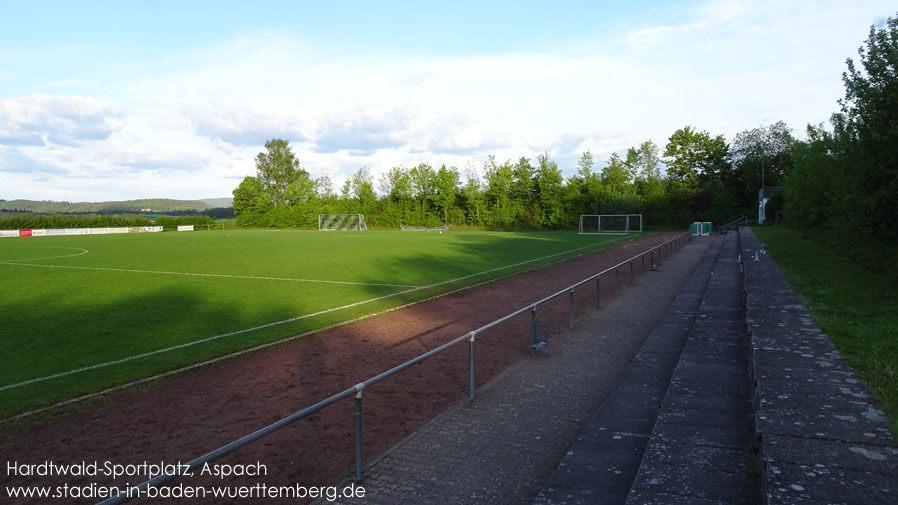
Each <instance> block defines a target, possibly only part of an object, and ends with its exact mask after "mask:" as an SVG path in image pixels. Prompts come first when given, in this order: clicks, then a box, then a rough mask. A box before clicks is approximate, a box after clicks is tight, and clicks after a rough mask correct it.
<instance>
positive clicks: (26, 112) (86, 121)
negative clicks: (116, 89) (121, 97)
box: [0, 94, 125, 146]
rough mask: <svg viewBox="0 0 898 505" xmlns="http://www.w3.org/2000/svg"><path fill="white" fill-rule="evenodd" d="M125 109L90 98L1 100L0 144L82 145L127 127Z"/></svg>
mask: <svg viewBox="0 0 898 505" xmlns="http://www.w3.org/2000/svg"><path fill="white" fill-rule="evenodd" d="M124 118H125V114H124V110H123V108H122V107H121V106H120V105H119V104H117V103H114V102H110V101H108V100H100V99H96V98H93V97H89V96H62V95H44V94H38V95H31V96H25V97H20V98H7V99H2V100H0V144H7V145H19V146H36V145H44V144H46V143H53V144H59V145H79V144H80V143H81V142H85V141H91V140H104V139H107V138H109V136H110V135H111V134H112V133H113V132H115V131H118V130H120V129H121V128H122V127H123V126H124V124H125V120H124Z"/></svg>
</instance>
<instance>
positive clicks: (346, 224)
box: [318, 214, 368, 231]
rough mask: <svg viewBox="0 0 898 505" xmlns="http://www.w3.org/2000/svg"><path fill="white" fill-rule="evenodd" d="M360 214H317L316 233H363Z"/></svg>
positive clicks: (363, 224)
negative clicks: (356, 231)
mask: <svg viewBox="0 0 898 505" xmlns="http://www.w3.org/2000/svg"><path fill="white" fill-rule="evenodd" d="M367 229H368V227H367V226H365V216H363V215H362V214H318V231H350V230H358V231H365V230H367Z"/></svg>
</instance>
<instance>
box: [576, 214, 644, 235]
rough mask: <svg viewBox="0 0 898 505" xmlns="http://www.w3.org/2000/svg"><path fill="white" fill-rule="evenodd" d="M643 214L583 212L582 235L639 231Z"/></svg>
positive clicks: (622, 233)
mask: <svg viewBox="0 0 898 505" xmlns="http://www.w3.org/2000/svg"><path fill="white" fill-rule="evenodd" d="M641 231H642V214H582V215H581V216H580V235H588V234H606V233H607V234H612V233H613V234H620V235H625V234H627V233H639V232H641Z"/></svg>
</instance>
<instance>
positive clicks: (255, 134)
mask: <svg viewBox="0 0 898 505" xmlns="http://www.w3.org/2000/svg"><path fill="white" fill-rule="evenodd" d="M181 113H182V114H183V115H184V117H185V118H186V120H187V122H188V124H190V126H191V127H192V129H193V131H194V133H196V134H197V135H199V136H201V137H208V138H210V139H213V140H221V141H223V142H227V143H228V144H231V145H235V146H248V145H252V146H260V145H264V144H265V142H266V141H268V140H270V139H272V138H286V139H289V140H292V141H302V140H304V139H305V137H304V135H303V134H302V133H301V132H299V131H298V129H297V127H296V124H297V121H296V118H291V117H290V115H289V114H283V113H282V114H280V115H275V114H269V113H266V112H263V111H258V110H251V109H246V108H242V109H233V108H229V107H228V106H226V105H223V104H208V105H207V104H184V105H182V106H181Z"/></svg>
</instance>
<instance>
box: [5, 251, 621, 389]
mask: <svg viewBox="0 0 898 505" xmlns="http://www.w3.org/2000/svg"><path fill="white" fill-rule="evenodd" d="M625 239H627V237H621V238H619V239H614V240H611V241H609V242H603V243H601V244H591V245H588V246H583V247H576V248H574V249H569V250H567V251H561V252H558V253H554V254H549V255H546V256H541V257H539V258H533V259H529V260H525V261H521V262H518V263H513V264H510V265H503V266H501V267H496V268H491V269H489V270H483V271H481V272H476V273H473V274H469V275H465V276H462V277H457V278H455V279H449V280H446V281H441V282H437V283H434V284H430V285H427V286H417V287H413V288H411V289H406V290H403V291H399V292H397V293H391V294H389V295H383V296H378V297H376V298H370V299H368V300H362V301H359V302H355V303H350V304H347V305H343V306H340V307H333V308H330V309H324V310H320V311H318V312H314V313H312V314H303V315H300V316H296V317H292V318H290V319H284V320H283V321H275V322H272V323H267V324H263V325H261V326H256V327H253V328H246V329H243V330H237V331H232V332H229V333H222V334H221V335H215V336H212V337H207V338H202V339H199V340H194V341H192V342H186V343H183V344H179V345H175V346H171V347H166V348H164V349H157V350H155V351H150V352H145V353H140V354H135V355H133V356H128V357H125V358H121V359H117V360H112V361H107V362H104V363H98V364H96V365H90V366H86V367H81V368H75V369H72V370H69V371H66V372H60V373H57V374H52V375H46V376H43V377H37V378H34V379H28V380H25V381H22V382H17V383H15V384H7V385H5V386H0V391H6V390H9V389H15V388H19V387H22V386H27V385H28V384H34V383H37V382H43V381H47V380H51V379H58V378H61V377H67V376H69V375H74V374H78V373H81V372H87V371H90V370H96V369H98V368H105V367H108V366H112V365H119V364H122V363H127V362H129V361H133V360H136V359H140V358H146V357H150V356H155V355H157V354H162V353H166V352H169V351H174V350H178V349H184V348H187V347H191V346H194V345H197V344H203V343H206V342H211V341H213V340H219V339H222V338H225V337H232V336H234V335H240V334H243V333H249V332H252V331H257V330H263V329H266V328H271V327H274V326H279V325H282V324H287V323H292V322H295V321H300V320H302V319H308V318H310V317H315V316H320V315H323V314H327V313H330V312H336V311H338V310H344V309H349V308H353V307H358V306H360V305H365V304H368V303H372V302H376V301H380V300H384V299H387V298H392V297H394V296H399V295H403V294H407V293H412V292H415V291H420V290H424V289H429V288H434V287H438V286H443V285H445V284H451V283H453V282H458V281H462V280H465V279H470V278H472V277H477V276H479V275H484V274H489V273H493V272H497V271H500V270H505V269H508V268H514V267H518V266H521V265H526V264H528V263H534V262H537V261H542V260H545V259H549V258H554V257H556V256H561V255H564V254H569V253H573V252H577V251H582V250H584V249H590V248H596V247H597V246H609V245H613V244H614V243H617V242H621V241H623V240H625ZM465 289H466V288H465ZM313 331H321V329H318V330H313ZM309 333H311V332H309ZM288 338H289V337H288ZM283 340H285V339H281V340H278V341H277V342H282V341H283ZM272 344H274V343H272Z"/></svg>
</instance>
